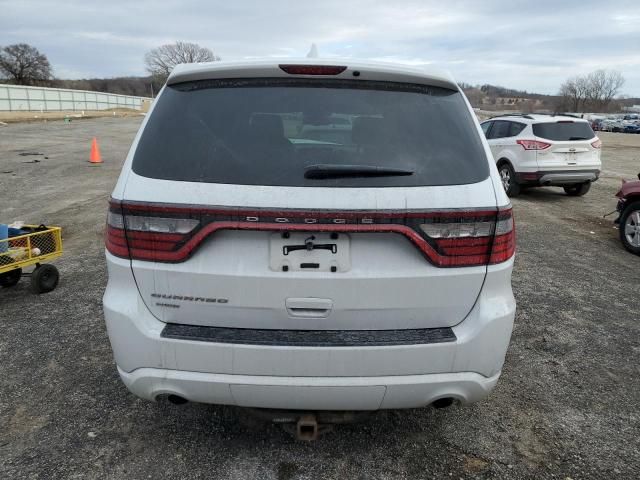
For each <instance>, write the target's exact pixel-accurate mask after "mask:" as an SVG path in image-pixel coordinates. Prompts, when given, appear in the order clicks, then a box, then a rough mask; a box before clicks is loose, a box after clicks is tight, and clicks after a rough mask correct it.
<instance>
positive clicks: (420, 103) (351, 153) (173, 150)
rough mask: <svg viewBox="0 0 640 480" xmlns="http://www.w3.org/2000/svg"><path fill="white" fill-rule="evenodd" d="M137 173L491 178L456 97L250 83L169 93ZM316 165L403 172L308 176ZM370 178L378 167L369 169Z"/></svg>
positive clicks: (292, 178) (231, 179) (378, 179)
mask: <svg viewBox="0 0 640 480" xmlns="http://www.w3.org/2000/svg"><path fill="white" fill-rule="evenodd" d="M157 102H158V103H157V105H155V107H154V110H153V113H152V114H151V117H150V118H149V120H148V122H147V125H146V127H145V129H144V131H143V133H142V136H141V138H140V142H139V144H138V147H137V149H136V152H135V156H134V160H133V170H134V172H136V173H137V174H139V175H142V176H145V177H151V178H158V179H166V180H177V181H191V182H208V183H226V184H240V185H273V186H319V187H327V186H329V187H361V186H362V187H377V186H380V187H387V186H389V187H391V186H421V185H455V184H468V183H475V182H479V181H481V180H484V179H485V178H487V177H488V174H489V170H488V163H487V160H486V157H485V153H484V150H483V148H482V143H481V141H480V137H479V135H478V133H477V130H476V127H475V123H474V122H473V120H472V117H471V115H470V114H469V111H468V109H467V107H466V104H465V102H464V99H463V97H462V95H461V94H460V93H459V92H456V91H453V90H448V89H444V88H439V87H430V86H422V85H408V84H397V83H388V82H373V81H367V82H364V81H344V80H341V81H337V80H333V81H327V80H315V79H310V80H306V79H250V80H216V81H211V80H208V81H198V82H188V83H183V84H178V85H173V86H168V87H166V88H165V90H164V91H163V93H162V95H161V96H160V98H159V99H158V100H157ZM318 165H328V166H331V167H333V166H342V167H344V166H347V167H349V168H351V167H354V169H355V170H359V169H360V168H362V167H364V168H365V169H366V168H369V167H372V166H373V167H382V168H383V169H385V168H386V169H401V170H403V171H408V172H410V173H411V174H403V175H390V176H387V175H380V176H371V175H359V174H353V172H351V174H350V175H349V176H342V175H339V176H337V177H331V178H305V169H309V168H314V166H318ZM369 171H371V169H370V168H369Z"/></svg>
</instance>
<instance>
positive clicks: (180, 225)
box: [105, 200, 200, 261]
mask: <svg viewBox="0 0 640 480" xmlns="http://www.w3.org/2000/svg"><path fill="white" fill-rule="evenodd" d="M199 224H200V221H199V220H198V219H195V218H189V217H183V216H175V215H174V214H172V213H169V214H167V215H165V214H163V213H162V212H153V214H149V213H145V212H136V211H128V210H127V208H126V206H125V207H124V208H123V206H122V204H121V203H120V202H119V201H117V200H112V201H111V202H110V205H109V212H108V214H107V234H106V237H105V245H106V248H107V250H108V251H109V252H110V253H111V254H113V255H116V256H118V257H123V258H131V259H133V260H152V261H153V260H155V261H180V260H183V258H178V257H180V256H181V255H182V254H183V252H184V255H185V258H186V256H187V255H188V253H190V252H186V251H184V250H181V249H180V247H181V246H182V245H183V244H184V243H185V242H186V241H187V240H188V239H189V238H190V237H191V234H192V233H193V231H194V230H195V229H196V228H197V227H198V225H199Z"/></svg>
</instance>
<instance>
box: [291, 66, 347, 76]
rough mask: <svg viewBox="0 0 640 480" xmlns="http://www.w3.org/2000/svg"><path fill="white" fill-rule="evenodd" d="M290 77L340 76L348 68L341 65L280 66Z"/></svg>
mask: <svg viewBox="0 0 640 480" xmlns="http://www.w3.org/2000/svg"><path fill="white" fill-rule="evenodd" d="M280 69H281V70H282V71H284V72H286V73H288V74H290V75H338V74H340V73H342V72H344V71H345V70H346V69H347V67H344V66H339V65H280Z"/></svg>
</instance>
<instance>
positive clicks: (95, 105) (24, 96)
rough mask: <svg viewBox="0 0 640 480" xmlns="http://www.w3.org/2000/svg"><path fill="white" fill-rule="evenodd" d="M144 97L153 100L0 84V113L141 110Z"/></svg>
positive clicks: (85, 91) (111, 94)
mask: <svg viewBox="0 0 640 480" xmlns="http://www.w3.org/2000/svg"><path fill="white" fill-rule="evenodd" d="M145 100H151V99H150V98H147V97H131V96H129V95H115V94H113V93H101V92H90V91H87V90H69V89H66V88H45V87H25V86H22V85H0V112H1V111H5V112H56V111H81V110H107V109H110V108H131V109H135V110H140V109H141V108H142V103H143V101H145Z"/></svg>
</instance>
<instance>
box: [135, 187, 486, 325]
mask: <svg viewBox="0 0 640 480" xmlns="http://www.w3.org/2000/svg"><path fill="white" fill-rule="evenodd" d="M134 186H135V187H134ZM158 189H161V190H162V192H163V193H164V198H166V199H169V200H172V201H170V203H172V204H174V205H175V204H179V205H182V207H180V209H181V211H184V210H185V205H189V204H191V205H196V204H197V205H200V206H199V207H195V206H194V207H192V208H191V213H192V217H193V218H206V219H207V220H208V221H211V220H213V219H214V217H212V214H211V212H220V211H223V212H226V214H225V215H224V217H223V218H222V221H225V222H227V223H229V224H230V225H229V228H228V229H227V228H224V229H220V230H215V231H213V232H211V233H210V234H209V235H208V236H207V237H206V238H205V239H204V240H203V241H202V242H201V243H200V244H199V245H198V246H197V248H195V250H194V251H193V253H192V254H191V255H190V256H189V257H188V258H187V259H186V260H184V261H179V262H174V263H169V262H153V261H142V260H133V261H132V268H133V272H134V275H135V278H136V283H137V285H138V288H139V290H140V294H141V295H142V298H143V300H144V301H145V303H146V305H147V306H148V307H149V309H150V310H151V311H152V313H153V314H154V315H155V316H156V317H157V318H158V319H160V320H163V321H165V322H171V323H184V324H191V325H208V326H225V327H238V328H267V329H270V328H273V329H314V330H321V329H349V330H357V329H399V328H400V329H401V328H431V327H443V326H453V325H456V324H457V323H459V322H460V321H462V320H463V319H464V318H465V316H466V315H467V314H468V312H469V311H470V310H471V308H472V307H473V305H474V303H475V301H476V298H477V296H478V294H479V293H480V289H481V287H482V284H483V281H484V277H485V274H486V265H479V266H471V267H454V268H443V267H438V266H436V265H434V264H432V263H431V262H430V261H429V260H428V259H427V258H425V256H424V254H423V253H422V252H421V250H420V249H419V248H417V247H416V245H415V244H414V243H412V242H411V241H410V239H409V238H407V237H406V236H405V235H403V234H402V233H398V232H388V231H385V228H384V227H382V226H381V227H380V230H381V231H380V232H376V231H375V230H374V229H375V227H376V225H375V224H373V225H372V224H366V223H365V225H364V226H366V227H370V228H371V229H372V231H363V232H360V231H356V232H346V233H342V230H344V229H345V227H348V226H349V224H351V222H352V217H351V216H350V215H349V214H348V213H347V212H345V211H344V209H336V205H351V208H350V209H349V210H348V212H351V213H353V212H354V211H358V212H362V213H359V214H358V216H357V219H353V221H358V222H359V223H360V225H361V226H362V223H361V222H362V220H364V221H365V222H366V221H367V220H368V219H372V220H373V221H374V222H376V221H378V220H377V219H376V215H382V216H383V217H386V216H387V214H389V215H392V218H387V219H386V220H385V221H384V222H382V223H383V224H387V223H388V222H392V223H395V224H396V225H397V226H399V225H400V223H402V222H403V218H404V217H405V215H412V214H415V212H417V211H424V210H425V205H428V206H429V207H430V208H429V209H427V210H429V211H433V210H441V209H444V210H447V211H450V210H455V209H456V207H457V208H459V209H460V210H461V211H463V212H465V211H467V210H468V208H469V207H468V205H469V204H470V203H471V201H473V204H478V203H480V204H482V205H487V206H488V207H487V208H486V209H484V210H486V211H489V212H491V211H495V207H494V206H493V204H494V203H495V198H494V195H493V189H492V187H491V183H490V181H489V180H488V179H487V180H486V181H483V182H480V183H477V184H473V185H467V186H462V187H460V186H458V187H445V186H443V187H423V188H404V189H403V188H397V189H396V188H394V189H386V190H380V189H358V190H357V191H354V190H353V189H316V190H315V191H313V192H309V194H307V195H306V196H305V202H304V205H298V204H296V206H297V208H296V209H295V210H291V209H290V207H291V203H290V199H291V198H292V196H295V195H296V193H297V192H295V189H293V188H274V187H262V188H260V189H256V188H252V187H247V186H245V187H243V188H242V189H241V190H238V186H233V187H232V186H225V185H217V186H216V187H213V186H211V185H199V184H188V185H185V184H181V183H177V182H167V181H163V180H153V179H147V178H144V177H140V176H137V175H135V174H132V175H131V176H130V178H129V181H128V185H127V198H128V199H127V202H131V201H134V202H133V203H134V204H135V202H136V201H138V202H150V201H151V200H152V199H153V198H155V197H154V195H153V194H152V193H151V192H155V191H158ZM133 191H135V192H140V193H139V194H137V195H135V196H133V195H132V194H131V193H129V192H133ZM145 192H147V193H145ZM230 199H235V201H233V202H232V203H231V205H233V207H231V208H230V209H229V208H228V207H225V205H224V203H225V202H227V203H228V202H229V200H230ZM240 199H242V202H244V203H246V208H243V206H241V207H238V203H240ZM265 202H269V203H268V205H271V208H269V209H267V210H266V211H265V210H263V209H255V208H248V207H250V206H252V205H264V204H265ZM203 205H205V206H206V207H203ZM371 205H377V206H378V207H377V208H376V209H373V210H372V209H371V208H370V206H371ZM300 207H303V209H304V210H306V211H307V212H308V213H306V214H305V215H304V216H303V217H304V218H301V217H300V216H299V215H297V213H292V212H299V210H298V209H299V208H300ZM367 207H368V208H367ZM172 208H173V207H167V209H166V210H165V211H166V213H164V214H163V213H158V212H161V211H162V209H160V210H157V209H156V213H155V214H157V215H160V216H161V217H167V216H171V215H172V213H171V212H172V211H175V210H172ZM186 208H187V210H189V208H188V207H186ZM203 209H204V210H205V211H207V212H209V213H205V214H203V213H199V212H202V211H203ZM247 211H249V213H250V215H246V213H247ZM272 212H276V213H272ZM263 214H266V215H268V216H269V219H264V218H263ZM145 215H148V214H147V213H145ZM274 215H277V217H276V218H278V219H279V220H278V221H284V220H285V219H287V220H289V222H290V223H288V224H286V225H287V226H286V229H285V230H280V231H279V232H278V231H263V230H245V229H236V227H237V225H238V224H239V223H244V224H247V223H249V227H251V226H252V225H253V224H254V223H255V222H256V221H258V222H260V223H262V221H263V220H267V223H268V224H270V225H273V222H274V217H273V216H274ZM247 218H249V220H250V222H246V220H247ZM215 219H220V217H219V216H216V217H215ZM316 220H320V221H321V222H325V221H326V222H332V223H333V222H334V221H336V220H337V221H338V222H340V223H333V224H330V225H328V227H327V232H325V233H323V232H321V233H320V234H319V233H318V232H317V231H315V230H311V229H312V227H314V228H317V227H318V224H315V223H314V224H310V223H305V222H312V221H313V222H315V221H316ZM343 221H345V222H346V223H342V222H343ZM294 222H295V223H296V225H294V224H293V223H294ZM300 223H302V225H299V224H300ZM307 225H308V226H307ZM274 228H275V227H274ZM296 228H297V229H296ZM307 228H308V229H309V230H307ZM283 231H288V232H290V236H289V238H287V239H285V238H283V235H282V232H283ZM331 232H340V233H338V238H337V239H331V238H330V236H329V235H330V233H331ZM311 235H316V236H318V237H319V238H318V240H319V241H321V242H322V244H327V243H335V244H336V245H337V254H338V255H334V254H333V253H332V252H331V251H326V250H324V249H323V250H319V249H315V248H314V250H312V251H307V250H306V249H305V250H301V251H294V252H291V253H289V254H288V255H287V256H285V255H284V254H283V253H282V247H283V246H286V245H304V240H305V239H306V238H308V237H310V236H311ZM316 244H317V243H316ZM158 245H161V244H160V243H158ZM274 245H275V246H276V248H274ZM471 248H473V247H471ZM294 254H298V255H297V256H295V257H294ZM306 263H310V264H318V266H319V268H310V269H305V268H299V267H300V265H301V264H306ZM283 265H287V266H288V267H289V268H288V269H287V270H288V271H283V268H282V266H283ZM332 265H335V266H336V271H335V272H332V271H331V268H330V266H332ZM327 267H329V268H327Z"/></svg>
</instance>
